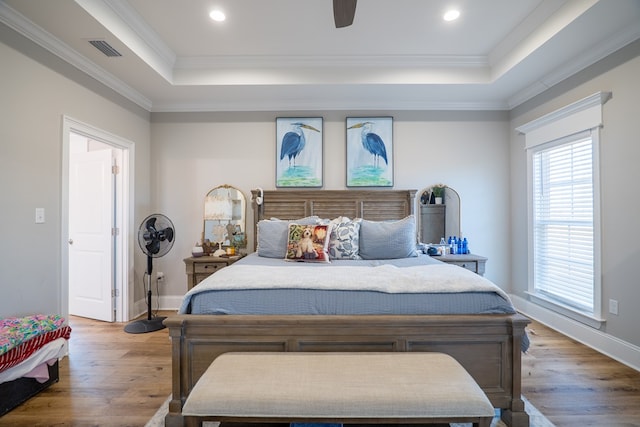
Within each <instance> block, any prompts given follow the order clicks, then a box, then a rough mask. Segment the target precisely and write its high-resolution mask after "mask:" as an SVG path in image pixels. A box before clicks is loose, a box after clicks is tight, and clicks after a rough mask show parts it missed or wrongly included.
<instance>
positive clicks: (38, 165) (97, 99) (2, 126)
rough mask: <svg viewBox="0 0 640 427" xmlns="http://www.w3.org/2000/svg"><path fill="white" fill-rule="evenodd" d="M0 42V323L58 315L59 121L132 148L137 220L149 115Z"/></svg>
mask: <svg viewBox="0 0 640 427" xmlns="http://www.w3.org/2000/svg"><path fill="white" fill-rule="evenodd" d="M0 40H1V42H0V58H2V62H1V65H0V69H1V70H2V71H1V75H2V78H1V79H0V93H2V98H1V100H0V182H1V183H2V189H3V196H2V199H1V201H0V204H1V206H2V209H0V218H1V221H0V227H2V228H1V229H0V235H2V240H1V243H0V286H1V288H2V291H1V292H2V296H1V297H0V316H3V317H4V316H19V315H26V314H33V313H47V314H48V313H60V312H61V306H62V304H61V301H60V298H61V289H62V286H67V285H66V284H63V283H61V278H60V277H61V245H62V242H66V240H67V238H66V236H62V235H61V217H60V215H61V206H62V200H61V199H62V189H61V170H62V161H61V160H62V122H63V121H62V117H63V115H67V116H70V117H72V118H74V119H76V120H79V121H81V122H84V123H87V124H91V125H93V126H95V127H97V128H100V129H103V130H105V131H108V132H110V133H112V134H115V135H118V136H120V137H122V138H125V139H128V140H130V141H133V142H135V144H136V148H135V149H136V164H135V168H136V174H135V175H136V176H135V183H136V185H135V193H136V194H135V211H136V216H141V215H143V214H144V213H146V212H148V210H149V205H150V198H149V141H150V139H149V134H150V130H149V113H147V112H144V111H141V110H139V109H137V108H135V107H133V106H132V105H130V104H129V103H127V102H125V101H123V100H122V99H121V98H120V97H118V96H114V95H113V93H111V91H109V90H107V89H106V88H104V87H101V86H99V85H97V84H96V82H95V81H87V78H86V77H85V76H83V75H81V74H80V73H79V72H78V71H77V70H76V69H74V68H72V67H69V66H67V65H66V64H63V63H61V62H60V61H59V60H58V59H57V58H56V57H54V56H53V55H50V54H48V53H47V52H45V51H43V50H42V49H40V48H39V47H37V46H35V45H34V44H33V43H31V42H29V41H27V40H25V39H23V38H22V37H21V36H17V35H16V34H15V33H13V32H12V31H9V30H7V29H6V27H5V26H3V25H0ZM18 50H19V51H20V52H24V53H20V52H19V51H18ZM43 63H44V64H46V66H45V65H43ZM85 85H88V86H91V87H93V90H88V89H86V87H85ZM37 207H41V208H45V212H46V222H45V223H44V224H35V208H37ZM141 218H144V216H141ZM141 218H140V219H137V220H136V223H137V222H139V220H141ZM138 265H140V267H139V270H140V271H139V272H138V273H137V274H135V275H134V277H136V278H137V277H142V272H143V271H144V263H143V262H140V263H139V264H138ZM136 287H137V286H136ZM61 314H65V313H61Z"/></svg>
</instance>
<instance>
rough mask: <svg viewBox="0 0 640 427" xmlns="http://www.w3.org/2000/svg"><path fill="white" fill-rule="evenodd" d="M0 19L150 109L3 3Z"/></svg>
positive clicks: (143, 99) (123, 85)
mask: <svg viewBox="0 0 640 427" xmlns="http://www.w3.org/2000/svg"><path fill="white" fill-rule="evenodd" d="M0 22H2V23H3V24H5V25H7V26H8V27H9V28H11V29H13V30H14V31H16V32H18V33H19V34H21V35H23V36H24V37H26V38H28V39H29V40H31V41H32V42H34V43H36V44H37V45H39V46H41V47H43V48H44V49H46V50H48V51H49V52H51V53H52V54H54V55H56V56H58V57H59V58H61V59H62V60H64V61H66V62H67V63H69V64H71V65H72V66H74V67H76V68H77V69H78V70H80V71H82V72H83V73H86V74H87V75H89V76H91V77H93V78H94V79H96V80H97V81H99V82H100V83H102V84H104V85H105V86H107V87H109V88H111V89H112V90H114V91H115V92H117V93H119V94H120V95H122V96H124V97H125V98H127V99H128V100H129V101H131V102H133V103H135V104H136V105H138V106H140V107H142V108H144V109H145V110H147V111H151V105H152V103H151V100H150V99H148V98H147V97H145V96H144V95H142V94H141V93H140V92H138V91H137V90H135V89H134V88H132V87H131V86H129V85H127V84H126V83H124V82H123V81H122V80H120V79H118V78H117V77H115V76H114V75H112V74H111V73H109V72H107V71H106V70H104V69H103V68H101V67H98V66H97V65H96V64H94V63H93V62H91V61H89V60H88V59H86V58H85V57H84V56H82V55H80V54H79V53H78V52H76V51H75V50H73V49H71V48H70V47H69V46H68V45H67V44H66V43H63V42H62V41H61V40H59V39H58V38H57V37H55V36H53V35H52V34H50V33H49V32H47V31H45V30H43V29H42V28H40V27H39V26H37V25H35V24H34V23H33V22H31V21H30V20H29V19H27V18H25V17H24V16H23V15H22V14H20V13H18V12H17V11H15V10H14V9H13V8H11V7H9V6H8V5H7V4H6V3H4V2H0Z"/></svg>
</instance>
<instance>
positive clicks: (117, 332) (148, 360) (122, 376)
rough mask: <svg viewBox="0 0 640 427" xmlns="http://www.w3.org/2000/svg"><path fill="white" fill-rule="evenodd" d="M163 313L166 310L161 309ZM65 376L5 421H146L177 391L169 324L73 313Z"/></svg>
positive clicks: (62, 370)
mask: <svg viewBox="0 0 640 427" xmlns="http://www.w3.org/2000/svg"><path fill="white" fill-rule="evenodd" d="M161 314H162V313H161ZM69 325H70V326H71V328H72V331H71V339H70V340H69V357H65V358H64V359H62V361H61V362H60V381H59V382H58V383H56V384H54V385H52V386H51V387H49V388H48V389H47V390H45V391H43V392H41V393H40V394H38V395H37V396H35V397H33V398H31V399H30V400H28V401H27V402H25V403H23V404H22V405H21V406H19V407H17V408H15V409H13V410H12V411H11V412H9V413H7V414H6V415H4V416H3V417H0V426H16V427H18V426H25V427H26V426H114V427H115V426H144V425H145V423H146V422H147V421H148V420H149V419H150V418H151V417H152V416H153V414H154V413H155V412H156V411H157V410H158V408H159V407H160V405H162V403H163V402H164V401H165V400H166V398H167V396H169V394H170V393H171V346H170V344H171V342H170V340H169V333H168V330H167V329H163V330H160V331H156V332H150V333H146V334H128V333H126V332H124V324H122V323H106V322H99V321H93V320H88V319H84V318H81V317H73V316H72V317H71V318H70V319H69Z"/></svg>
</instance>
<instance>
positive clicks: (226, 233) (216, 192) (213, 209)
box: [202, 185, 247, 255]
mask: <svg viewBox="0 0 640 427" xmlns="http://www.w3.org/2000/svg"><path fill="white" fill-rule="evenodd" d="M246 218H247V201H246V198H245V197H244V194H243V193H242V191H240V190H238V189H237V188H235V187H232V186H230V185H221V186H219V187H216V188H214V189H213V190H211V191H209V193H207V196H206V197H205V199H204V231H203V234H202V241H203V243H204V244H205V245H206V246H209V244H207V242H209V243H210V244H212V245H213V246H214V248H215V250H216V252H214V255H221V254H223V253H225V251H224V249H223V247H224V246H226V247H234V248H245V247H246V246H247V237H246V236H247V232H246Z"/></svg>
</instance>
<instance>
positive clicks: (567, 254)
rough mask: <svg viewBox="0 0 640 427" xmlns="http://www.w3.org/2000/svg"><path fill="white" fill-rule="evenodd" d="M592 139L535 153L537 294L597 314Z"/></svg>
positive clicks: (587, 138)
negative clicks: (595, 300) (595, 302)
mask: <svg viewBox="0 0 640 427" xmlns="http://www.w3.org/2000/svg"><path fill="white" fill-rule="evenodd" d="M593 190H594V189H593V141H592V138H591V136H587V137H585V136H584V135H581V136H580V137H579V138H578V139H574V140H571V141H567V142H563V143H561V144H556V145H554V146H551V147H548V148H544V147H542V148H541V149H539V150H538V151H536V152H535V153H534V154H533V252H534V253H533V270H534V271H533V272H534V289H535V291H536V292H539V293H541V294H544V295H545V296H547V297H549V298H551V299H555V300H558V301H559V302H561V303H563V304H565V305H569V306H571V307H574V308H576V309H578V310H579V311H584V312H587V313H594V213H593V212H594V211H593V206H594V202H593V200H594V193H593Z"/></svg>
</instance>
